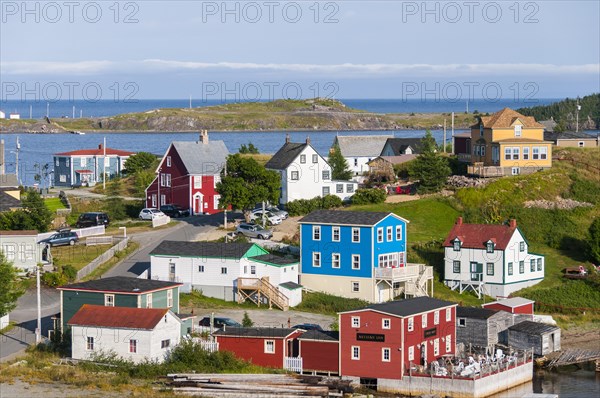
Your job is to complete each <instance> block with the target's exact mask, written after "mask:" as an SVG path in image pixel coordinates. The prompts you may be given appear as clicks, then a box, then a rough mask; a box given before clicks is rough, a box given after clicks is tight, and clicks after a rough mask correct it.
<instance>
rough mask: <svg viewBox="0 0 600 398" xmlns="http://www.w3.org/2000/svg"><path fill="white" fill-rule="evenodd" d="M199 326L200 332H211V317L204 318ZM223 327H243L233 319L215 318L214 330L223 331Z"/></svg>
mask: <svg viewBox="0 0 600 398" xmlns="http://www.w3.org/2000/svg"><path fill="white" fill-rule="evenodd" d="M198 325H199V326H200V330H203V331H204V330H210V317H209V316H206V317H204V318H202V319H201V320H200V322H199V323H198ZM223 327H228V328H229V327H231V328H241V327H242V325H241V324H240V323H239V322H236V321H234V320H233V319H231V318H223V317H214V318H213V328H214V329H215V330H216V329H222V328H223Z"/></svg>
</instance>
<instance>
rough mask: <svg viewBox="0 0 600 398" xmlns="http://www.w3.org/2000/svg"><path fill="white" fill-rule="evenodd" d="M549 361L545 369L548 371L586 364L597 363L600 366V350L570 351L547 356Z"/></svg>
mask: <svg viewBox="0 0 600 398" xmlns="http://www.w3.org/2000/svg"><path fill="white" fill-rule="evenodd" d="M547 359H548V360H547V361H546V363H545V365H544V367H545V368H548V369H552V368H556V367H558V366H567V365H576V364H580V363H585V362H596V364H598V363H599V361H600V350H583V349H568V350H564V351H559V352H555V353H552V354H551V355H548V356H547ZM596 369H598V368H596Z"/></svg>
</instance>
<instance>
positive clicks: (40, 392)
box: [0, 380, 123, 398]
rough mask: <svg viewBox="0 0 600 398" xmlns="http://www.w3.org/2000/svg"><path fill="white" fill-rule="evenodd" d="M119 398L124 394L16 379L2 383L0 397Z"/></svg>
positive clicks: (0, 384)
mask: <svg viewBox="0 0 600 398" xmlns="http://www.w3.org/2000/svg"><path fill="white" fill-rule="evenodd" d="M36 396H39V397H44V398H78V397H86V398H117V397H122V396H123V394H122V393H121V394H119V393H111V392H107V391H102V390H90V389H83V388H78V387H70V386H67V385H65V384H60V383H34V384H30V383H26V382H23V381H21V380H14V381H13V382H12V383H0V398H24V397H36Z"/></svg>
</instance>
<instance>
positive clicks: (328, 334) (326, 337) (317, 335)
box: [298, 329, 340, 341]
mask: <svg viewBox="0 0 600 398" xmlns="http://www.w3.org/2000/svg"><path fill="white" fill-rule="evenodd" d="M339 339H340V333H339V332H334V331H332V330H314V329H313V330H309V331H307V332H305V333H302V334H301V335H300V337H298V340H318V341H339Z"/></svg>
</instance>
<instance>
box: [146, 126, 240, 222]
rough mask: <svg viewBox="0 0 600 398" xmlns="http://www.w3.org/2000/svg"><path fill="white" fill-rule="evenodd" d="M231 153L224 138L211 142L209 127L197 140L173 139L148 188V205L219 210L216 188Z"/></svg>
mask: <svg viewBox="0 0 600 398" xmlns="http://www.w3.org/2000/svg"><path fill="white" fill-rule="evenodd" d="M228 155H229V152H228V151H227V147H226V146H225V143H223V141H212V142H210V143H209V141H208V132H207V131H206V130H203V131H202V133H201V134H200V138H199V140H198V141H195V142H178V141H175V142H172V143H171V145H169V149H167V152H166V153H165V155H164V156H163V158H162V160H161V162H160V164H159V166H158V168H157V169H156V174H157V175H156V178H155V179H154V181H152V183H151V184H150V186H148V188H146V207H160V206H161V205H164V204H177V205H179V206H181V207H183V208H185V209H189V210H190V214H214V213H218V212H219V211H221V210H220V209H219V207H218V204H219V194H218V193H217V191H216V190H215V187H216V186H217V183H218V182H219V181H220V178H221V177H220V176H221V170H223V167H224V165H225V162H226V159H227V156H228Z"/></svg>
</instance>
